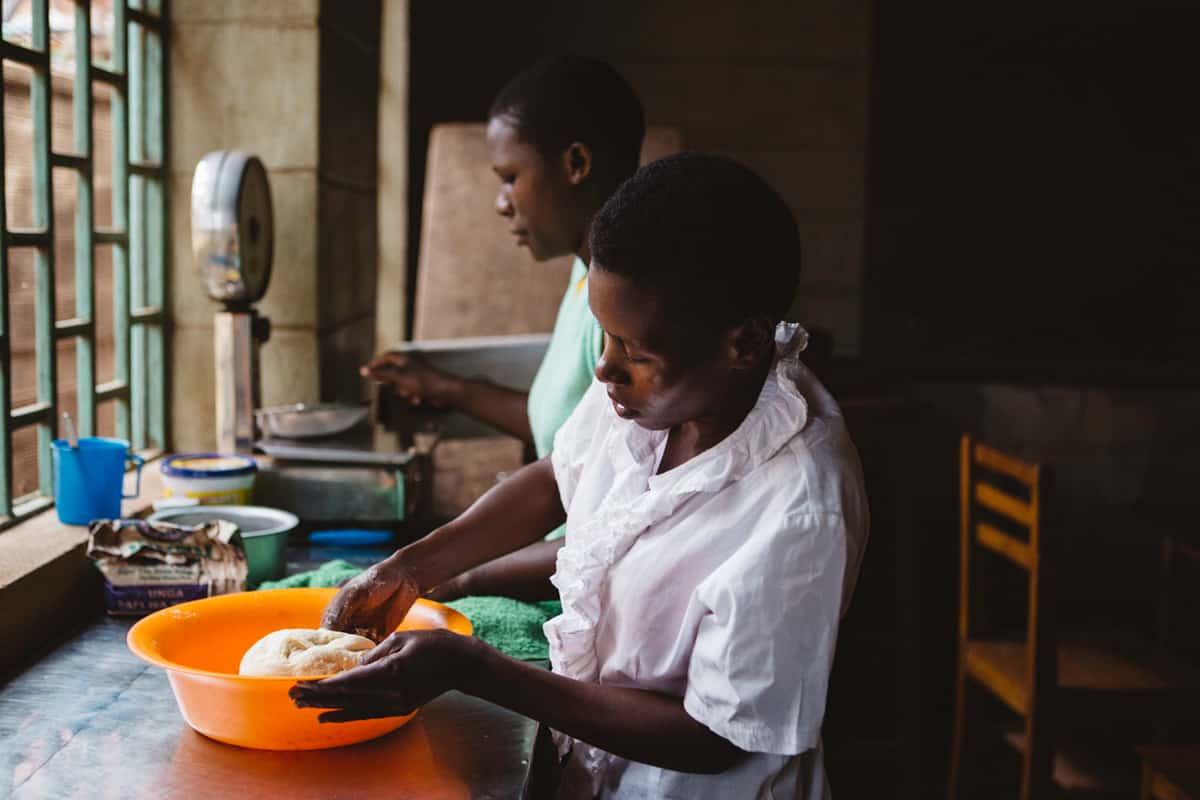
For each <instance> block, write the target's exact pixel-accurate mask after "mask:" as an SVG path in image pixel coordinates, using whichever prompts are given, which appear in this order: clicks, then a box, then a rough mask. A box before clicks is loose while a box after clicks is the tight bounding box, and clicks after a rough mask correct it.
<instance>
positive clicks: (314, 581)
mask: <svg viewBox="0 0 1200 800" xmlns="http://www.w3.org/2000/svg"><path fill="white" fill-rule="evenodd" d="M360 572H362V570H361V569H360V568H358V567H356V566H354V565H353V564H350V563H348V562H346V561H340V560H339V561H329V562H326V563H324V564H322V565H321V566H319V567H317V568H316V569H314V570H310V571H308V572H298V573H296V574H295V575H289V576H288V577H286V578H283V579H282V580H278V581H263V583H262V584H261V585H260V586H259V587H258V588H259V589H295V588H299V587H305V586H312V587H329V586H337V585H338V584H339V583H341V582H342V581H344V580H346V579H347V578H353V577H354V576H355V575H357V574H358V573H360ZM446 605H448V606H450V607H451V608H453V609H455V610H456V611H458V612H459V613H461V614H462V615H463V616H465V617H466V618H467V619H469V620H471V625H472V626H473V627H474V628H475V636H476V638H479V639H482V640H483V641H485V642H487V643H488V644H490V645H491V646H492V647H495V648H496V649H497V650H499V651H500V652H502V653H504V654H506V655H508V656H511V657H512V658H516V659H519V660H521V661H545V660H547V659H548V658H549V657H550V650H549V645H548V644H547V643H546V636H545V634H543V633H542V625H544V624H545V623H546V621H547V620H549V619H551V618H553V617H556V616H558V615H559V614H561V613H562V603H560V602H558V601H557V600H544V601H542V602H539V603H526V602H524V601H521V600H514V599H512V598H511V597H464V598H462V599H461V600H454V601H452V602H449V603H447V604H446Z"/></svg>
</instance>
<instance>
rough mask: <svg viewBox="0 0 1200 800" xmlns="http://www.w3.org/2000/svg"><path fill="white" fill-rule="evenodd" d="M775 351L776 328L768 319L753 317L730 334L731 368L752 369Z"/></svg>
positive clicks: (737, 326)
mask: <svg viewBox="0 0 1200 800" xmlns="http://www.w3.org/2000/svg"><path fill="white" fill-rule="evenodd" d="M774 349H775V326H774V325H772V324H771V322H770V320H768V319H767V318H766V317H751V318H750V319H748V320H746V321H745V322H742V323H740V324H738V325H736V326H735V327H734V328H733V330H731V331H730V332H729V356H730V366H731V367H732V368H733V369H750V368H752V367H756V366H758V365H759V364H761V363H762V359H763V357H764V356H768V355H770V354H771V352H772V351H773V350H774Z"/></svg>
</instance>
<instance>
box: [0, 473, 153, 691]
mask: <svg viewBox="0 0 1200 800" xmlns="http://www.w3.org/2000/svg"><path fill="white" fill-rule="evenodd" d="M162 488H163V487H162V477H161V473H160V472H159V470H158V469H157V465H155V464H153V462H151V463H150V464H147V466H146V467H144V468H143V469H142V486H141V493H140V494H139V495H138V497H136V498H134V499H132V500H126V501H124V502H123V503H122V505H121V515H122V516H124V517H136V516H140V515H142V514H144V513H146V512H147V511H148V510H149V509H150V507H151V504H152V503H153V501H154V500H155V499H156V498H159V497H161V496H162ZM87 538H88V535H87V528H86V527H85V526H82V525H64V524H63V523H61V522H59V521H58V515H57V514H56V513H55V511H54V509H53V508H51V509H49V510H47V511H43V512H41V513H40V514H36V515H34V516H33V517H30V518H29V519H27V520H25V521H24V522H19V523H17V524H16V525H14V526H12V527H11V528H9V529H7V530H5V531H3V532H0V641H8V642H20V643H21V646H20V647H16V648H5V649H4V650H0V680H2V678H3V676H4V675H5V674H6V673H7V672H9V671H10V670H11V669H12V668H14V667H16V666H18V665H20V664H22V663H27V662H29V661H30V660H31V659H33V658H36V657H37V656H38V654H40V653H41V652H42V650H43V649H44V648H45V647H46V646H47V645H48V644H51V643H53V642H54V641H55V640H57V639H59V638H61V636H62V635H63V634H64V633H65V632H67V631H70V630H72V629H73V628H74V627H75V626H77V625H78V624H79V623H80V622H82V621H84V620H87V619H90V618H91V617H93V616H95V614H96V613H97V612H98V611H99V609H100V607H101V599H100V586H101V584H100V573H99V572H97V571H96V569H95V567H94V566H92V562H91V561H90V560H89V559H88V557H87Z"/></svg>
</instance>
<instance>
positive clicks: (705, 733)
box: [661, 728, 749, 775]
mask: <svg viewBox="0 0 1200 800" xmlns="http://www.w3.org/2000/svg"><path fill="white" fill-rule="evenodd" d="M687 738H688V741H681V742H678V743H677V744H678V747H677V748H676V749H675V752H674V753H673V754H672V757H671V758H670V759H669V761H670V762H672V763H667V764H662V765H661V766H665V767H666V768H667V769H673V770H675V771H676V772H693V773H696V774H700V775H716V774H719V773H722V772H725V771H727V770H730V769H733V768H734V767H736V766H737V765H738V764H740V763H741V762H742V761H743V760H744V759H745V758H746V757H747V756H748V755H749V753H747V752H746V751H745V750H742V749H741V748H740V747H738V746H737V745H735V744H733V743H732V742H730V741H729V740H728V739H726V738H724V737H722V736H718V735H717V734H715V733H713V732H712V731H711V730H709V729H708V728H703V729H702V730H699V731H696V733H695V734H694V735H693V736H689V737H687Z"/></svg>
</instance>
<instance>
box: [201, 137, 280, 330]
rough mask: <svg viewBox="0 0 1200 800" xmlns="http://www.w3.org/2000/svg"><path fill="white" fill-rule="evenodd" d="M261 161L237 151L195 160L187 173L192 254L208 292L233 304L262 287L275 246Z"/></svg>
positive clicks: (251, 298) (254, 296)
mask: <svg viewBox="0 0 1200 800" xmlns="http://www.w3.org/2000/svg"><path fill="white" fill-rule="evenodd" d="M273 223H274V220H273V215H272V210H271V187H270V185H269V184H268V182H267V171H266V169H264V168H263V165H262V162H261V161H259V160H258V159H257V158H255V157H254V156H252V155H249V154H248V153H243V152H241V151H238V150H217V151H214V152H212V153H209V154H208V155H206V156H205V157H204V158H202V159H200V163H199V164H197V165H196V172H195V174H194V175H193V177H192V254H193V258H194V259H195V263H196V269H197V271H198V272H199V273H200V276H201V279H202V280H203V281H204V285H205V288H206V289H207V290H208V296H209V297H211V298H212V299H214V300H218V301H220V302H222V303H226V304H228V305H234V306H248V305H249V304H251V303H254V302H257V301H258V300H260V299H261V298H262V296H263V294H264V293H265V292H266V291H267V284H268V282H269V281H270V278H271V263H272V259H273V256H274V250H275V231H274V224H273Z"/></svg>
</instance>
